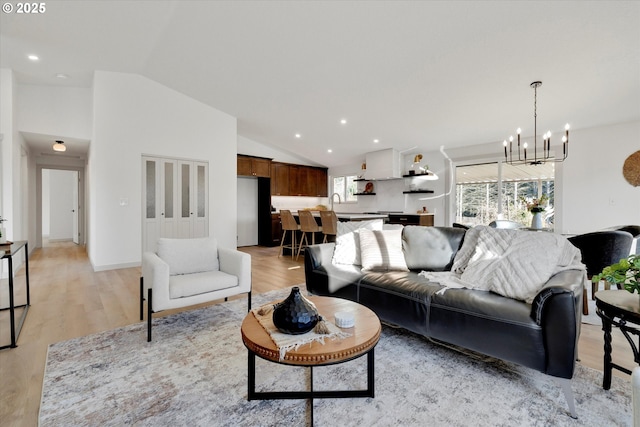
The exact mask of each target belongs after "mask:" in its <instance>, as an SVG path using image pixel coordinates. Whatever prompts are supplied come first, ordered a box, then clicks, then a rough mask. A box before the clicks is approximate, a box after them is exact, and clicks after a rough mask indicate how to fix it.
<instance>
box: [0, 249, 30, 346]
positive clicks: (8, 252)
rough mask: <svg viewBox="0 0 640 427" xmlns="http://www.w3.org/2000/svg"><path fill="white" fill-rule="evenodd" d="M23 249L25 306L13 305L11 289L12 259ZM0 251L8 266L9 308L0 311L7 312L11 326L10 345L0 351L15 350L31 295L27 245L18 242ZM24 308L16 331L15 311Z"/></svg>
mask: <svg viewBox="0 0 640 427" xmlns="http://www.w3.org/2000/svg"><path fill="white" fill-rule="evenodd" d="M23 248H24V267H25V279H26V288H27V289H26V291H27V302H26V304H21V305H15V298H14V292H13V291H14V287H13V257H14V255H15V254H16V253H18V252H19V251H20V249H23ZM0 251H4V253H3V254H2V258H1V259H6V260H7V263H8V264H9V280H8V282H9V307H2V308H0V311H4V310H9V323H10V326H11V344H8V345H3V346H0V350H2V349H5V348H15V347H17V344H16V341H17V340H18V337H19V336H20V331H21V330H22V325H23V324H24V319H25V318H26V317H27V311H29V306H30V305H31V295H30V291H29V245H28V243H27V241H26V240H22V241H19V242H13V243H12V244H11V245H2V246H0ZM21 307H24V311H23V312H22V316H21V317H20V324H19V325H18V330H17V331H16V315H15V309H16V308H21Z"/></svg>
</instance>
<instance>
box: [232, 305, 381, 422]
mask: <svg viewBox="0 0 640 427" xmlns="http://www.w3.org/2000/svg"><path fill="white" fill-rule="evenodd" d="M308 299H309V300H311V301H312V302H313V303H314V304H315V305H316V307H317V309H318V312H319V313H320V314H321V315H322V317H323V318H324V320H325V321H327V322H330V323H334V322H335V317H334V315H335V313H337V312H339V311H350V312H352V313H353V314H354V317H355V326H354V327H352V328H347V329H343V331H345V332H347V333H349V334H351V336H350V337H347V338H342V339H335V340H332V339H327V340H325V342H324V344H322V343H319V342H314V343H311V344H305V345H302V346H301V347H300V348H298V349H297V350H295V351H293V350H292V351H289V352H287V354H286V355H285V357H284V359H283V360H280V351H279V349H278V347H277V346H276V345H275V343H274V342H273V340H272V339H271V337H270V336H269V333H268V332H267V331H266V330H265V329H264V328H263V327H262V325H260V323H259V322H258V320H257V319H256V317H255V316H254V314H253V313H251V312H250V313H249V314H247V316H246V317H245V318H244V321H243V322H242V327H241V333H242V341H243V343H244V345H245V347H247V349H248V351H249V357H248V360H249V369H248V377H249V381H248V387H249V393H248V399H249V400H261V399H262V400H265V399H310V400H311V424H312V425H313V399H314V398H344V397H374V347H375V346H376V344H377V343H378V341H379V340H380V332H381V330H382V327H381V325H380V319H378V316H376V314H375V313H374V312H373V311H371V310H370V309H368V308H367V307H365V306H363V305H360V304H358V303H355V302H353V301H348V300H344V299H340V298H331V297H320V296H312V297H308ZM276 302H277V301H276ZM276 302H274V304H275V303H276ZM365 354H366V355H367V389H366V390H313V367H314V366H323V365H332V364H336V363H343V362H346V361H348V360H353V359H356V358H358V357H360V356H363V355H365ZM256 356H259V357H260V358H262V359H265V360H268V361H270V362H276V363H281V364H285V365H295V366H307V367H309V368H310V370H311V388H310V390H307V391H262V392H257V391H256V360H255V358H256Z"/></svg>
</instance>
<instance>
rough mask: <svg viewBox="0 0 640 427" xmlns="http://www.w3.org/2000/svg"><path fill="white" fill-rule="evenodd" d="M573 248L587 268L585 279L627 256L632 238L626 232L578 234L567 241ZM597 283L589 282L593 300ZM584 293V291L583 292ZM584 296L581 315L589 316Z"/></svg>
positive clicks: (612, 231)
mask: <svg viewBox="0 0 640 427" xmlns="http://www.w3.org/2000/svg"><path fill="white" fill-rule="evenodd" d="M568 240H569V241H570V242H571V243H572V244H573V246H575V247H576V248H578V249H580V253H581V254H582V263H583V264H584V265H585V266H586V267H587V277H588V278H589V280H591V277H593V276H595V275H596V274H599V273H600V272H601V271H602V269H603V268H605V267H606V266H609V265H611V264H615V263H616V262H618V261H620V260H621V259H622V258H626V257H628V256H629V251H630V250H631V244H632V242H633V236H632V235H631V233H627V232H626V231H614V230H611V231H595V232H593V233H586V234H579V235H577V236H572V237H569V239H568ZM597 290H598V283H594V282H591V297H592V298H593V299H595V293H596V292H597ZM585 291H586V290H585ZM586 295H587V293H586V292H584V297H583V307H582V312H583V314H589V309H588V307H587V304H586V298H587V297H586Z"/></svg>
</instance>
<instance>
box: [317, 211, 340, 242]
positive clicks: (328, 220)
mask: <svg viewBox="0 0 640 427" xmlns="http://www.w3.org/2000/svg"><path fill="white" fill-rule="evenodd" d="M320 222H321V223H322V233H323V234H324V239H322V243H327V241H328V239H327V236H334V237H335V235H336V234H338V217H337V216H336V213H335V211H320Z"/></svg>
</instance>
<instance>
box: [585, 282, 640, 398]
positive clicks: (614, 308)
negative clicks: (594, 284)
mask: <svg viewBox="0 0 640 427" xmlns="http://www.w3.org/2000/svg"><path fill="white" fill-rule="evenodd" d="M596 313H597V314H598V316H600V317H601V318H602V330H603V331H604V379H603V381H602V388H604V389H605V390H609V389H610V388H611V372H612V370H613V369H617V370H619V371H622V372H624V373H626V374H629V375H631V370H630V369H627V368H625V367H623V366H620V365H617V364H615V363H613V362H612V359H611V327H612V326H614V325H615V326H617V327H618V329H620V331H621V332H622V334H623V335H624V337H625V338H626V339H627V341H628V342H629V345H630V346H631V351H633V360H634V361H635V362H636V363H640V354H639V353H638V346H637V345H636V343H635V342H634V340H633V339H632V336H631V335H635V336H636V337H639V339H640V327H638V326H637V325H640V296H639V295H638V294H632V293H629V292H627V291H622V290H609V291H599V292H597V293H596Z"/></svg>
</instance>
